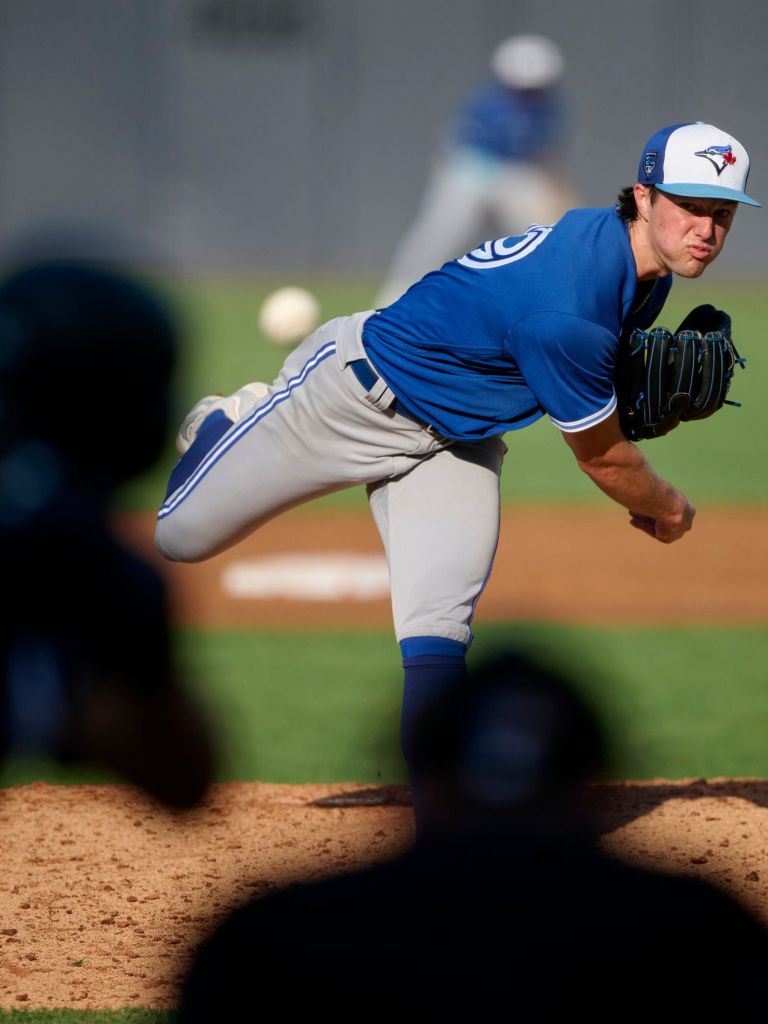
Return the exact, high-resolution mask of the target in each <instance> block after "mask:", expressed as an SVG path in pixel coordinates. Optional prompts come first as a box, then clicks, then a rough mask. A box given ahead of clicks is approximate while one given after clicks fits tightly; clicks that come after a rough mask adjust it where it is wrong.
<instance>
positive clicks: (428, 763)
mask: <svg viewBox="0 0 768 1024" xmlns="http://www.w3.org/2000/svg"><path fill="white" fill-rule="evenodd" d="M414 748H415V749H414V755H413V762H412V772H413V775H414V778H415V780H416V782H417V785H418V788H419V791H420V793H421V804H422V806H421V807H420V812H421V823H420V830H421V831H422V832H423V833H424V834H430V833H434V832H435V831H445V830H453V829H460V828H462V827H488V828H505V827H507V826H510V827H516V826H518V825H519V824H520V823H521V822H523V821H527V822H531V821H538V822H539V823H541V824H543V823H548V822H553V821H557V820H563V821H564V820H567V819H570V818H571V816H572V814H573V811H574V810H575V809H577V808H578V805H579V797H580V795H581V793H582V788H583V785H584V783H585V782H587V781H588V780H589V779H591V778H593V777H594V776H595V775H596V774H598V773H599V772H600V770H601V769H602V767H603V765H604V761H605V756H606V742H605V738H604V734H603V730H602V728H601V726H600V725H599V723H598V721H597V719H596V718H595V716H594V714H593V712H592V711H591V710H590V708H589V707H588V705H587V704H586V703H585V701H584V700H583V698H582V697H581V696H579V695H578V693H577V692H576V690H575V689H574V688H573V686H572V685H571V684H570V683H569V682H568V681H567V680H566V679H565V678H563V677H562V676H561V675H560V674H558V673H556V672H555V671H553V670H552V669H549V668H547V667H545V665H544V664H543V663H542V662H541V661H539V660H538V659H537V658H536V657H535V656H534V655H532V654H529V653H522V652H520V653H511V652H505V653H500V654H497V655H495V656H493V657H490V658H489V659H487V660H486V661H485V662H483V663H482V664H480V665H479V666H478V667H476V668H475V669H474V670H473V671H470V672H469V674H468V676H467V677H466V679H465V680H464V682H462V683H461V684H460V685H459V686H457V687H455V688H454V689H453V690H452V691H451V692H450V693H449V694H447V695H446V696H445V697H443V698H442V699H441V700H440V701H437V702H435V703H434V704H432V705H430V706H429V707H428V708H427V709H426V710H425V711H424V713H423V714H422V716H421V719H420V722H419V727H418V729H417V732H416V735H415V739H414Z"/></svg>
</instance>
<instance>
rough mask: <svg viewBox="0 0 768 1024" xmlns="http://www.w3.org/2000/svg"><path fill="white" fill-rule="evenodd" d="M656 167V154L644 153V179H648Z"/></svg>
mask: <svg viewBox="0 0 768 1024" xmlns="http://www.w3.org/2000/svg"><path fill="white" fill-rule="evenodd" d="M655 166H656V154H655V153H653V152H650V153H646V154H645V156H644V157H643V170H644V171H645V176H646V178H650V176H651V175H652V174H653V169H654V167H655Z"/></svg>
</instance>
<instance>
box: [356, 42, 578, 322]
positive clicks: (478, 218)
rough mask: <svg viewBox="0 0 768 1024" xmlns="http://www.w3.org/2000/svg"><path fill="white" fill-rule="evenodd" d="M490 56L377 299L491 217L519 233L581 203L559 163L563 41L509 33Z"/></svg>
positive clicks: (401, 287) (449, 253)
mask: <svg viewBox="0 0 768 1024" xmlns="http://www.w3.org/2000/svg"><path fill="white" fill-rule="evenodd" d="M490 64H491V70H492V72H493V80H492V81H490V82H488V83H487V84H485V85H483V86H481V87H479V88H477V89H476V90H475V91H473V92H472V93H471V94H470V95H469V96H468V97H467V99H466V100H465V101H464V103H463V104H462V105H461V108H460V109H459V111H458V113H457V115H456V117H455V119H454V122H453V124H452V125H451V127H450V130H449V133H448V138H447V140H446V141H445V144H444V147H443V150H442V152H441V153H440V155H439V157H438V159H437V161H436V162H435V165H434V168H433V171H432V175H431V177H430V179H429V181H428V183H427V186H426V190H425V192H424V196H423V198H422V202H421V207H420V209H419V212H418V213H417V215H416V219H415V220H414V222H413V224H412V225H411V227H410V228H409V229H408V232H407V234H406V235H405V237H404V238H403V239H402V241H401V242H400V244H399V246H398V248H397V251H396V253H395V257H394V260H393V262H392V266H391V267H390V270H389V273H388V275H387V279H386V282H385V284H384V285H383V287H382V289H381V291H380V292H379V294H378V296H377V297H376V301H375V303H374V305H376V306H377V307H383V306H388V305H389V304H390V303H391V302H394V301H395V299H398V298H399V297H400V296H401V295H402V294H403V292H404V291H405V290H406V289H407V288H408V287H410V285H412V284H413V283H414V282H415V281H418V280H419V278H421V277H423V276H424V274H426V273H428V272H429V271H430V270H436V269H437V268H438V267H440V266H441V265H442V264H443V263H445V261H446V260H449V259H452V258H454V257H456V256H460V255H462V254H463V253H464V252H465V250H466V249H467V248H468V247H472V246H473V245H474V244H475V243H476V242H477V241H479V239H480V237H481V235H482V237H486V236H485V235H483V230H484V228H485V227H487V226H488V225H487V224H486V222H487V221H491V222H492V224H493V227H494V228H496V229H497V230H496V234H497V235H502V234H508V235H517V234H521V233H522V232H523V231H524V230H525V229H526V228H527V227H528V226H529V225H531V224H551V223H552V222H553V221H555V220H557V219H558V218H559V217H560V216H561V214H563V213H564V212H565V211H566V210H567V209H569V208H570V207H572V206H576V205H577V198H576V196H575V194H574V192H573V191H572V189H571V187H570V185H569V184H568V182H567V180H566V178H565V176H564V175H563V173H562V170H561V167H562V163H563V160H562V142H563V120H564V118H563V108H562V101H561V96H560V79H561V76H562V72H563V57H562V54H561V52H560V50H559V48H558V47H557V46H556V45H555V43H553V42H552V41H551V40H549V39H545V38H544V37H543V36H535V35H520V36H512V37H510V38H509V39H505V40H504V41H503V42H502V43H501V44H500V45H499V46H498V47H497V48H496V50H495V51H494V52H493V55H492V57H491V61H490ZM488 237H490V235H489V236H488Z"/></svg>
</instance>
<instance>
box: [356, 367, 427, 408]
mask: <svg viewBox="0 0 768 1024" xmlns="http://www.w3.org/2000/svg"><path fill="white" fill-rule="evenodd" d="M347 366H348V367H349V368H350V370H351V371H352V373H354V375H355V376H356V377H357V379H358V380H359V381H360V383H361V384H362V386H363V387H364V388H365V390H366V391H370V390H371V388H372V387H374V386H375V385H376V384H377V383H378V382H379V381H380V380H381V377H379V375H378V373H376V371H375V370H374V368H373V367H372V366H371V364H370V363H369V362H368V360H367V359H353V360H352V361H351V362H349V363H347ZM388 408H390V409H392V410H393V411H394V412H399V413H400V415H401V416H407V417H408V419H411V420H414V421H415V422H417V423H418V422H420V421H419V420H417V419H416V417H415V416H412V415H411V413H409V412H407V411H406V410H405V409H404V408H403V407H402V405H401V404H400V402H399V401H398V400H397V399H396V398H394V397H393V398H392V401H391V403H390V405H389V406H388Z"/></svg>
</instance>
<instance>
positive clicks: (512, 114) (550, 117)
mask: <svg viewBox="0 0 768 1024" xmlns="http://www.w3.org/2000/svg"><path fill="white" fill-rule="evenodd" d="M561 134H562V111H561V104H560V98H559V95H558V93H557V92H556V91H555V90H554V89H546V90H543V89H542V90H536V91H518V90H515V89H509V88H507V87H505V86H503V85H500V84H499V83H497V82H494V83H492V84H491V85H487V86H484V87H482V88H480V89H478V90H477V91H476V92H474V93H473V94H472V95H471V96H470V98H469V100H468V101H467V103H466V104H465V106H464V107H463V108H462V110H461V111H460V112H459V116H458V120H457V123H456V125H455V126H454V129H453V139H452V144H453V145H456V146H459V147H461V148H470V149H474V150H479V151H480V152H482V153H483V154H486V155H488V156H491V157H494V158H496V159H498V160H536V159H539V158H540V157H541V156H542V155H544V154H546V153H549V152H552V151H553V150H554V148H555V146H556V145H557V144H558V143H559V141H560V136H561Z"/></svg>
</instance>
